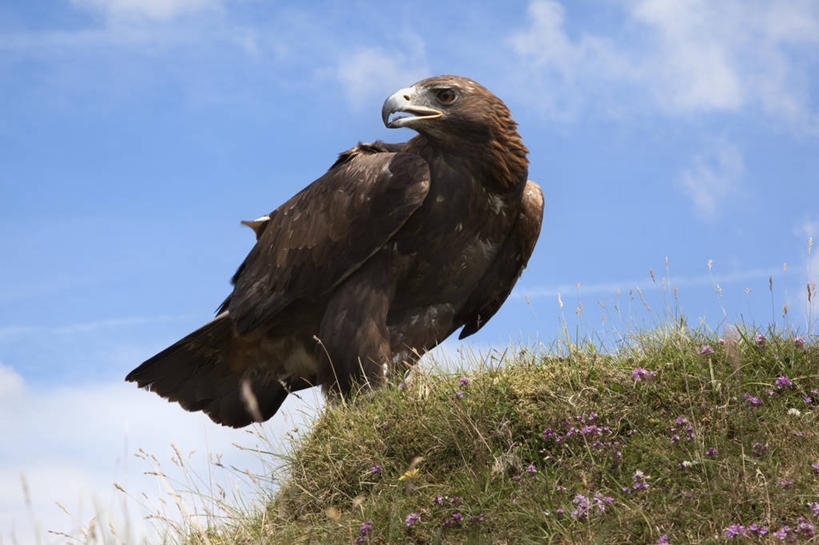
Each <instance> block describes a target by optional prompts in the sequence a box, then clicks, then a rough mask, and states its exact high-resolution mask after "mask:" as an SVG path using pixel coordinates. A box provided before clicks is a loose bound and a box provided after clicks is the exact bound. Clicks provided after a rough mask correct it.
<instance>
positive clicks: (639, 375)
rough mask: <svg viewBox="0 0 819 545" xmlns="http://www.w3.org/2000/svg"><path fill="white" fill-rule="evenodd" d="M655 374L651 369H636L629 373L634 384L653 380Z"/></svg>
mask: <svg viewBox="0 0 819 545" xmlns="http://www.w3.org/2000/svg"><path fill="white" fill-rule="evenodd" d="M656 374H657V373H655V372H654V371H652V370H651V369H644V368H642V367H638V368H636V369H635V370H634V371H632V372H631V376H632V377H634V381H635V382H640V381H641V380H651V378H653V377H654V375H656Z"/></svg>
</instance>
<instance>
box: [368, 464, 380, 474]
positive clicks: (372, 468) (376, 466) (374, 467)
mask: <svg viewBox="0 0 819 545" xmlns="http://www.w3.org/2000/svg"><path fill="white" fill-rule="evenodd" d="M370 471H372V472H373V473H381V466H380V465H378V464H374V465H373V467H371V468H370Z"/></svg>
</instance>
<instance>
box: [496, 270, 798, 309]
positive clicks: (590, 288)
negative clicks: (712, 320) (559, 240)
mask: <svg viewBox="0 0 819 545" xmlns="http://www.w3.org/2000/svg"><path fill="white" fill-rule="evenodd" d="M781 274H784V273H782V267H781V265H780V266H774V267H768V268H759V269H749V270H744V271H734V272H728V273H721V272H718V271H714V272H713V273H710V274H698V275H691V276H673V278H672V279H671V287H678V288H683V287H704V286H709V287H712V286H714V284H720V285H727V284H732V283H735V282H743V281H746V280H754V279H759V278H768V277H769V276H775V277H778V276H779V275H781ZM662 281H663V278H657V282H656V283H655V282H652V281H651V280H650V279H649V278H648V277H646V278H643V279H632V280H624V281H620V282H617V281H614V282H592V283H581V284H580V288H578V287H577V283H574V284H568V283H567V284H560V285H555V286H530V287H525V286H524V287H520V288H515V290H514V291H513V292H512V295H511V297H512V298H516V299H522V298H524V297H529V298H530V299H534V298H543V297H550V298H555V301H556V300H557V299H556V298H557V296H558V294H561V296H562V297H563V298H566V299H569V298H571V297H573V296H574V294H576V293H578V292H579V293H580V294H581V295H613V294H615V293H616V292H618V291H619V292H627V291H628V290H629V289H633V288H638V287H639V288H640V289H641V290H642V291H646V292H647V291H656V290H662V289H665V287H664V286H663V283H662Z"/></svg>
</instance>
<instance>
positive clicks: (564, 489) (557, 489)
mask: <svg viewBox="0 0 819 545" xmlns="http://www.w3.org/2000/svg"><path fill="white" fill-rule="evenodd" d="M555 490H556V491H558V492H565V491H566V487H565V486H560V485H557V486H556V487H555Z"/></svg>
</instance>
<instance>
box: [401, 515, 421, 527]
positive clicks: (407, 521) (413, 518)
mask: <svg viewBox="0 0 819 545" xmlns="http://www.w3.org/2000/svg"><path fill="white" fill-rule="evenodd" d="M419 520H421V517H420V516H418V513H410V514H409V515H407V518H405V519H404V524H406V525H407V526H412V525H413V524H415V523H416V522H418V521H419Z"/></svg>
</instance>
